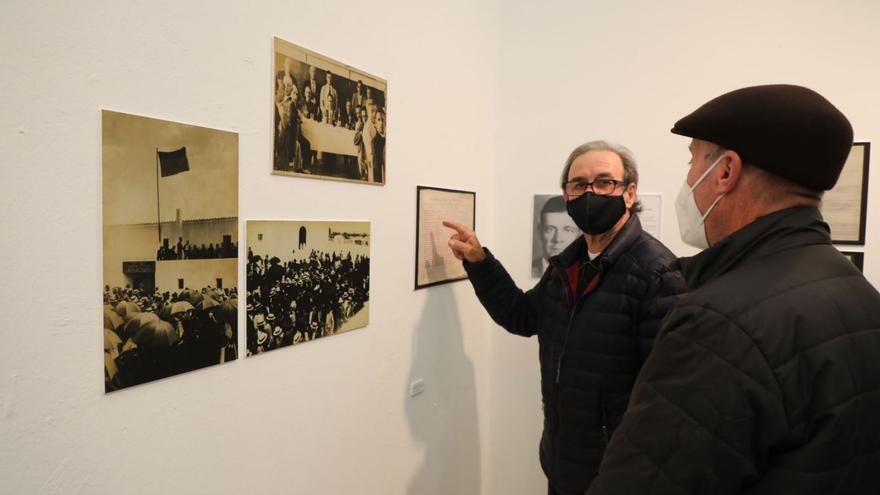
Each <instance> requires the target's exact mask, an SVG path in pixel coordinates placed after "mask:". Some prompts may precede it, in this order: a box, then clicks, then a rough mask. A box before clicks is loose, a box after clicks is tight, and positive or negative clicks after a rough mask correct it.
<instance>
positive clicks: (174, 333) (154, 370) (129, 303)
mask: <svg viewBox="0 0 880 495" xmlns="http://www.w3.org/2000/svg"><path fill="white" fill-rule="evenodd" d="M237 307H238V296H237V293H236V289H235V288H226V289H218V288H213V287H205V288H202V289H201V290H192V289H184V290H182V291H180V292H179V293H178V292H173V293H171V292H161V291H159V290H158V289H156V290H155V291H153V292H152V293H145V291H142V290H140V289H136V288H131V287H128V286H126V287H113V288H110V287H108V286H105V287H104V387H105V390H106V391H108V392H110V391H113V390H118V389H121V388H125V387H129V386H131V385H137V384H140V383H145V382H148V381H152V380H156V379H159V378H164V377H166V376H171V375H176V374H178V373H183V372H185V371H190V370H194V369H198V368H203V367H205V366H210V365H212V364H218V363H223V362H226V361H231V360H233V359H235V358H236V357H237V354H238V352H237V348H236V346H237V341H238V337H237V335H238V321H237V316H236V315H237V313H238V310H237Z"/></svg>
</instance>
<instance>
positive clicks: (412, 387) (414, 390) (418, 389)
mask: <svg viewBox="0 0 880 495" xmlns="http://www.w3.org/2000/svg"><path fill="white" fill-rule="evenodd" d="M424 391H425V379H424V378H419V379H418V380H413V381H412V383H410V384H409V396H410V397H415V396H417V395H419V394H420V393H422V392H424Z"/></svg>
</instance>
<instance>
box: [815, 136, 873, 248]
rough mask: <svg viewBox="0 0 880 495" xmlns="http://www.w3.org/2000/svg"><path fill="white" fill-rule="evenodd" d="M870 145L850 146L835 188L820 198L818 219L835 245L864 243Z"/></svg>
mask: <svg viewBox="0 0 880 495" xmlns="http://www.w3.org/2000/svg"><path fill="white" fill-rule="evenodd" d="M870 155H871V143H853V147H852V150H851V151H850V153H849V157H848V158H847V159H846V164H844V166H843V170H842V171H841V172H840V178H839V179H838V180H837V184H836V185H835V186H834V188H833V189H831V190H830V191H825V195H824V196H823V197H822V206H821V211H822V216H823V217H824V218H825V221H826V222H828V225H829V226H830V227H831V240H832V242H834V243H835V244H851V245H852V244H854V245H862V244H864V243H865V224H866V215H867V211H868V165H869V162H870Z"/></svg>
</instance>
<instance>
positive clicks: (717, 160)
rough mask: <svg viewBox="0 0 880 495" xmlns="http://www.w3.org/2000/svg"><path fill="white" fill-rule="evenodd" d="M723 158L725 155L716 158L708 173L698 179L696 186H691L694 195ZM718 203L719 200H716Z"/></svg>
mask: <svg viewBox="0 0 880 495" xmlns="http://www.w3.org/2000/svg"><path fill="white" fill-rule="evenodd" d="M722 158H724V155H723V154H722V155H721V156H719V157H718V158H716V159H715V161H714V162H712V165H709V168H707V169H706V171H705V172H703V175H701V176H700V178H699V179H697V181H696V182H694V185H693V186H691V194H693V193H694V189H696V188H697V186H699V185H700V182H703V179H705V178H706V176H707V175H709V172H711V171H712V169H713V168H715V166H716V165H718V162H720V161H721V159H722ZM716 201H717V200H716ZM713 206H714V204H713Z"/></svg>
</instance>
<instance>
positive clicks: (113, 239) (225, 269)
mask: <svg viewBox="0 0 880 495" xmlns="http://www.w3.org/2000/svg"><path fill="white" fill-rule="evenodd" d="M102 133H103V152H102V155H103V156H102V161H103V176H102V179H103V238H104V240H103V247H104V251H103V280H104V287H103V300H104V308H103V321H104V329H103V333H104V388H105V391H107V392H110V391H113V390H118V389H121V388H126V387H129V386H132V385H137V384H140V383H145V382H149V381H152V380H156V379H159V378H164V377H167V376H171V375H175V374H178V373H183V372H185V371H190V370H194V369H198V368H203V367H205V366H210V365H213V364H219V363H223V362H226V361H230V360H233V359H236V357H237V354H238V349H237V348H236V345H237V340H238V337H237V333H238V332H237V325H238V320H237V307H238V297H237V285H238V283H237V270H236V266H237V261H238V135H237V134H235V133H232V132H227V131H219V130H215V129H208V128H205V127H197V126H193V125H187V124H180V123H176V122H169V121H165V120H159V119H153V118H149V117H141V116H136V115H129V114H124V113H118V112H112V111H108V110H104V111H103V112H102Z"/></svg>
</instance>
